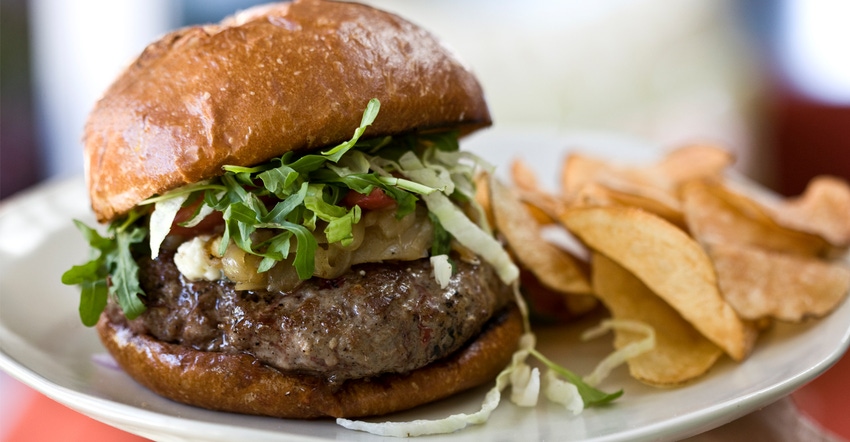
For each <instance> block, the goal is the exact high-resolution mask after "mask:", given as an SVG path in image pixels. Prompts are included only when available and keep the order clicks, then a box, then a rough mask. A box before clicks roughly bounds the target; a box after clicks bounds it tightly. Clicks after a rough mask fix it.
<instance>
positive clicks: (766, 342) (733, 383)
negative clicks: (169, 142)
mask: <svg viewBox="0 0 850 442" xmlns="http://www.w3.org/2000/svg"><path fill="white" fill-rule="evenodd" d="M465 144H466V147H467V148H469V149H472V150H474V151H476V152H479V153H481V154H482V155H485V156H486V157H487V158H489V159H491V160H492V161H493V162H495V163H496V164H497V165H499V166H501V169H502V170H504V169H505V167H504V166H505V165H506V164H508V162H509V161H510V159H512V158H514V157H516V156H521V157H523V158H524V159H526V160H527V161H528V162H529V163H530V164H531V165H532V166H533V167H534V168H535V169H537V170H538V171H539V172H540V173H541V175H542V176H547V177H551V181H552V182H554V180H555V176H556V172H557V169H558V163H559V162H560V160H561V158H562V157H563V155H564V154H565V152H566V151H567V149H570V148H575V147H581V148H582V149H583V150H584V149H593V150H594V152H596V153H597V154H599V155H606V156H611V157H617V158H624V159H633V160H646V159H650V158H652V157H653V156H656V155H657V154H658V152H657V151H656V150H654V149H653V148H652V146H648V145H644V144H641V143H637V142H635V141H634V140H628V139H620V138H616V137H609V136H599V135H588V134H584V135H582V134H570V135H564V134H559V133H557V132H554V131H547V130H527V129H525V130H513V131H511V130H502V131H488V132H484V133H482V134H480V135H477V136H475V137H474V138H472V139H471V140H469V141H468V142H466V143H465ZM71 218H79V219H82V220H84V221H86V222H88V223H90V224H91V223H93V219H92V216H91V215H90V214H89V208H88V199H87V196H86V193H85V189H84V185H83V182H82V180H81V179H75V180H70V181H63V182H57V183H51V184H47V185H44V186H41V187H39V188H36V189H34V190H33V191H31V192H29V193H26V194H24V195H22V196H21V197H18V198H15V199H13V200H11V201H7V202H5V203H4V204H3V205H2V206H0V368H1V369H3V370H4V371H6V372H8V373H10V374H11V375H12V376H14V377H15V378H17V379H19V380H21V381H23V382H24V383H26V384H28V385H30V386H31V387H33V388H35V389H36V390H38V391H41V392H42V393H44V394H46V395H47V396H49V397H51V398H53V399H55V400H57V401H59V402H61V403H64V404H65V405H68V406H69V407H71V408H74V409H76V410H79V411H80V412H82V413H85V414H87V415H89V416H92V417H94V418H95V419H98V420H101V421H103V422H106V423H108V424H111V425H114V426H116V427H119V428H122V429H124V430H127V431H130V432H133V433H136V434H139V435H142V436H145V437H148V438H151V439H156V440H220V441H230V440H274V441H307V440H334V439H342V440H363V441H365V440H373V439H378V438H377V437H374V436H371V435H368V434H364V433H358V432H352V431H349V430H345V429H343V428H341V427H339V426H337V425H336V424H335V423H334V422H333V421H331V420H318V421H290V420H279V419H270V418H260V417H252V416H240V415H233V414H226V413H218V412H212V411H206V410H201V409H197V408H193V407H189V406H185V405H181V404H177V403H174V402H171V401H168V400H165V399H162V398H160V397H158V396H156V395H154V394H153V393H150V392H149V391H147V390H146V389H144V388H142V387H140V386H139V385H137V384H136V383H135V382H134V381H132V380H131V379H130V378H128V377H127V376H126V375H124V374H123V372H121V371H120V370H117V369H115V368H113V367H111V366H110V365H109V364H104V363H102V362H97V361H99V360H100V356H102V355H103V350H102V348H101V346H100V344H99V342H98V340H97V337H96V336H95V333H94V331H92V330H90V329H87V328H85V327H83V326H82V325H81V324H80V322H79V319H78V317H77V300H78V292H77V290H76V289H75V288H72V287H65V286H63V285H62V284H61V283H60V281H59V278H60V275H61V273H62V272H63V271H64V270H65V269H66V268H68V267H69V266H70V265H72V264H78V263H81V262H82V261H84V260H85V258H86V256H87V250H86V246H85V244H84V242H83V240H82V239H81V237H80V235H79V234H78V233H77V231H76V230H75V229H74V227H73V225H72V223H71ZM598 319H599V318H588V319H587V320H585V321H583V322H581V323H577V324H574V325H571V326H569V327H560V328H548V329H541V330H538V337H539V342H540V345H539V348H540V349H541V350H542V351H543V352H544V353H545V354H547V355H549V356H550V357H551V358H552V359H555V360H556V361H558V362H560V363H562V364H563V365H565V366H567V367H570V368H571V369H573V370H574V371H577V372H579V373H587V372H589V370H590V369H591V368H592V367H593V366H594V365H595V363H596V362H598V361H599V360H600V359H601V358H602V357H603V356H604V355H605V354H607V353H608V352H609V351H610V345H611V344H610V338H607V337H606V338H601V339H599V340H596V341H592V342H589V343H580V342H579V340H578V334H579V333H580V332H581V330H583V329H585V328H586V327H588V326H590V325H592V324H595V322H596V321H597V320H598ZM848 342H850V303H844V304H843V305H842V306H841V307H839V309H838V310H837V311H835V312H834V313H833V314H832V315H830V316H829V317H827V318H825V319H823V320H820V321H817V322H812V323H809V324H805V325H780V326H777V327H775V328H774V329H773V330H771V331H770V332H769V333H767V334H765V335H764V336H763V337H762V338H761V339H760V341H759V343H758V346H757V348H756V350H755V352H754V353H753V354H752V356H750V358H749V359H747V360H746V361H745V362H743V363H740V364H737V363H734V362H732V361H730V360H729V359H728V358H724V359H722V360H721V362H720V363H719V364H717V366H716V367H714V368H713V369H712V371H711V372H710V373H708V375H707V376H705V377H704V378H703V379H701V380H699V381H698V382H695V383H693V384H691V385H688V386H685V387H682V388H678V389H672V390H658V389H653V388H650V387H646V386H643V385H641V384H639V383H637V382H635V381H633V380H631V379H630V378H629V377H628V374H627V373H626V370H625V369H619V370H617V371H615V373H614V374H613V375H612V376H611V377H610V378H608V379H607V380H606V381H605V383H604V384H603V385H602V388H603V389H606V390H617V389H620V388H622V389H624V391H625V394H624V395H623V397H622V398H620V399H619V400H618V401H617V402H616V403H614V404H613V405H611V406H608V407H603V408H597V409H589V410H586V411H585V412H584V413H583V414H581V415H580V416H572V415H571V414H569V413H568V412H566V411H565V410H564V409H563V408H561V407H559V406H555V405H553V404H550V403H546V402H545V400H544V401H541V404H540V405H539V406H538V407H536V408H534V409H521V408H518V407H515V406H514V405H513V404H511V403H509V402H507V401H505V402H503V403H502V405H500V406H499V408H498V409H497V410H496V411H495V412H494V413H493V415H492V416H491V418H490V421H489V422H488V423H487V424H485V425H482V426H475V427H469V428H468V429H466V430H464V431H461V432H458V433H455V434H452V435H450V436H449V438H450V439H451V440H457V441H480V440H520V439H521V440H544V439H545V440H641V439H678V438H682V437H686V436H689V435H693V434H697V433H700V432H702V431H706V430H708V429H711V428H714V427H716V426H719V425H722V424H724V423H726V422H728V421H731V420H733V419H735V418H737V417H739V416H742V415H744V414H746V413H749V412H751V411H753V410H756V409H758V408H760V407H763V406H765V405H767V404H769V403H771V402H773V401H775V400H777V399H779V398H781V397H783V396H785V395H787V394H788V393H790V392H792V391H793V390H794V389H796V388H798V387H800V386H801V385H803V384H804V383H806V382H807V381H809V380H811V379H813V378H814V377H815V376H817V375H819V374H820V373H822V372H823V371H824V370H826V369H827V368H828V367H829V366H830V365H831V364H832V363H834V362H835V361H836V360H837V359H838V358H839V357H840V355H841V354H842V353H843V352H844V351H845V349H846V348H847V346H848ZM487 388H489V387H487ZM487 388H479V389H477V390H474V391H471V392H468V393H465V394H462V395H460V396H457V397H454V398H451V399H448V400H445V401H442V402H438V403H436V404H431V405H428V406H424V407H420V408H418V409H416V410H412V411H409V412H405V413H401V414H398V415H395V416H390V417H389V418H391V419H404V420H410V419H416V418H439V417H444V416H447V415H449V414H453V413H458V412H473V411H476V410H477V409H478V407H479V406H480V401H481V399H482V397H483V394H484V392H485V391H486V390H487Z"/></svg>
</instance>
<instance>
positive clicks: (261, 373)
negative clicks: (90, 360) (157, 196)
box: [97, 306, 523, 419]
mask: <svg viewBox="0 0 850 442" xmlns="http://www.w3.org/2000/svg"><path fill="white" fill-rule="evenodd" d="M522 327H523V326H522V317H521V316H520V313H519V310H517V308H516V307H515V306H512V307H511V308H510V309H509V310H505V311H504V312H503V313H502V314H501V315H498V314H497V315H496V316H495V317H494V318H493V319H492V320H491V321H490V323H489V325H488V326H487V327H486V328H485V330H484V331H483V332H482V333H481V334H480V335H479V337H478V338H477V339H475V340H473V341H472V342H471V343H470V344H468V345H467V346H466V347H464V348H462V349H461V350H459V351H458V352H456V353H454V354H453V355H451V356H449V357H448V358H445V359H442V360H439V361H437V362H434V363H432V364H430V365H427V366H425V367H423V368H420V369H417V370H414V371H413V372H410V373H407V374H403V375H396V374H392V375H383V376H380V377H376V378H371V379H362V380H349V381H346V382H344V383H343V384H342V385H338V386H333V385H330V384H328V383H326V382H324V380H322V379H320V378H317V377H311V376H303V375H299V374H296V373H284V372H281V371H278V370H276V369H274V368H271V367H269V366H267V365H264V364H262V363H260V362H258V361H257V360H256V359H254V358H253V357H252V356H251V355H249V354H238V355H237V354H225V353H213V352H205V351H199V350H194V349H192V348H189V347H183V346H179V345H173V344H168V343H165V342H161V341H158V340H156V339H154V338H152V337H150V336H148V335H138V334H134V333H133V332H131V331H130V330H129V328H127V327H126V325H125V324H119V323H113V322H110V321H109V319H108V318H107V316H106V315H103V316H101V320H100V322H99V323H98V325H97V330H98V332H99V334H100V337H101V340H102V341H103V344H104V345H105V346H106V348H107V349H108V350H109V352H110V353H111V354H112V356H113V357H114V358H115V359H116V361H117V362H118V364H119V365H120V366H121V367H122V368H123V369H124V371H126V372H127V373H128V374H129V375H130V376H131V377H133V378H134V379H135V380H136V381H138V382H139V383H141V384H142V385H144V386H145V387H147V388H149V389H150V390H152V391H154V392H156V393H158V394H160V395H162V396H165V397H167V398H170V399H173V400H175V401H178V402H182V403H186V404H190V405H195V406H199V407H203V408H208V409H212V410H220V411H229V412H236V413H244V414H257V415H264V416H274V417H281V418H298V419H306V418H317V417H326V416H330V417H362V416H373V415H381V414H387V413H391V412H394V411H400V410H405V409H408V408H412V407H415V406H417V405H421V404H424V403H428V402H432V401H435V400H438V399H442V398H445V397H448V396H451V395H453V394H455V393H458V392H460V391H463V390H466V389H469V388H472V387H475V386H478V385H481V384H484V383H487V382H490V381H492V380H493V379H494V378H495V377H496V375H497V374H498V373H499V371H501V369H502V368H504V367H505V366H506V365H507V364H508V363H509V362H510V359H511V355H512V354H513V351H514V349H515V348H516V343H517V341H518V340H519V337H520V335H521V334H522Z"/></svg>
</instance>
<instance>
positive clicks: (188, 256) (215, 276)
mask: <svg viewBox="0 0 850 442" xmlns="http://www.w3.org/2000/svg"><path fill="white" fill-rule="evenodd" d="M209 240H210V237H209V236H207V235H201V236H196V237H194V238H192V239H191V240H189V241H186V242H184V243H183V244H180V247H178V248H177V253H176V254H175V255H174V264H176V265H177V270H179V271H180V273H181V274H182V275H183V276H185V277H186V278H187V279H189V280H191V281H198V280H201V279H206V280H207V281H216V280H219V279H222V272H221V261H220V260H219V259H218V258H215V257H213V256H211V255H210V253H209V247H208V246H207V244H208V243H209Z"/></svg>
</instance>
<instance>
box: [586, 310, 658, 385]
mask: <svg viewBox="0 0 850 442" xmlns="http://www.w3.org/2000/svg"><path fill="white" fill-rule="evenodd" d="M610 330H624V331H629V332H632V333H639V334H643V335H645V338H643V339H641V340H639V341H635V342H632V343H630V344H628V345H626V346H624V347H623V348H620V349H618V350H616V351H614V352H613V353H611V354H609V355H608V356H607V357H605V359H603V360H602V361H600V362H599V364H598V365H597V366H596V369H594V370H593V372H592V373H591V374H589V375H587V376H585V378H584V381H585V382H587V383H588V385H599V383H600V382H602V380H603V379H605V378H606V377H608V374H609V373H611V370H613V369H615V368H617V367H619V366H620V365H622V364H623V363H625V362H626V360H628V359H630V358H633V357H635V356H640V355H641V354H643V353H646V352H648V351H650V350H652V349H653V348H655V329H654V328H652V327H651V326H650V325H649V324H646V323H643V322H640V321H632V320H627V319H606V320H604V321H602V322H601V323H600V324H599V325H598V326H597V327H594V328H591V329H588V330H586V331H585V332H584V333H582V336H581V338H582V340H588V339H593V338H596V337H598V336H601V335H603V334H605V333H607V332H608V331H610Z"/></svg>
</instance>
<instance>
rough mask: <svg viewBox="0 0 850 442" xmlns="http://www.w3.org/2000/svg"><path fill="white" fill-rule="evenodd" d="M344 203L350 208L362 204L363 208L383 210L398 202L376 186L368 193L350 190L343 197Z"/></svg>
mask: <svg viewBox="0 0 850 442" xmlns="http://www.w3.org/2000/svg"><path fill="white" fill-rule="evenodd" d="M342 204H344V205H345V206H346V207H348V208H351V207H354V206H360V208H361V209H363V210H381V209H386V208H388V207H393V206H395V204H396V203H395V200H394V199H392V197H390V196H389V195H387V193H386V192H384V190H383V189H380V188H378V187H375V188H373V189H372V191H371V192H369V194H368V195H364V194H362V193H359V192H356V191H354V190H349V191H348V194H346V195H345V198H343V199H342Z"/></svg>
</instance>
